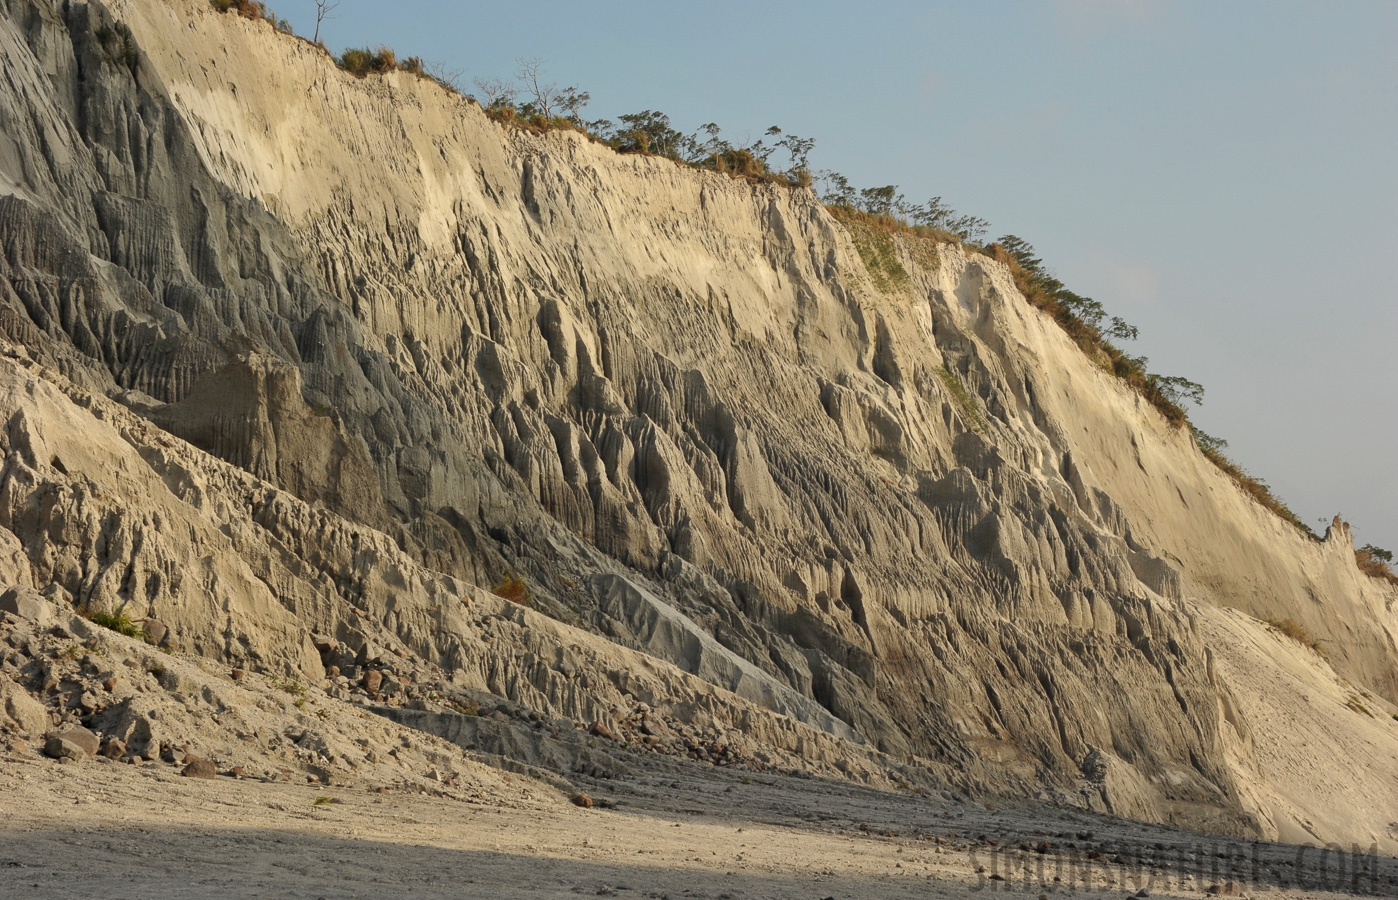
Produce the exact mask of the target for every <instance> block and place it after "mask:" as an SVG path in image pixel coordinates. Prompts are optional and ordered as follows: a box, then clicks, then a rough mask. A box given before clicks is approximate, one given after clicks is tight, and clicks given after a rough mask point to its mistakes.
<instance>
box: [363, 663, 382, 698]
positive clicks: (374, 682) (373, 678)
mask: <svg viewBox="0 0 1398 900" xmlns="http://www.w3.org/2000/svg"><path fill="white" fill-rule="evenodd" d="M381 687H383V673H382V672H379V671H376V670H374V669H368V670H366V671H365V672H364V690H366V691H368V692H369V693H371V694H377V693H378V692H379V689H380V688H381Z"/></svg>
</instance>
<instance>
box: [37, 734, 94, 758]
mask: <svg viewBox="0 0 1398 900" xmlns="http://www.w3.org/2000/svg"><path fill="white" fill-rule="evenodd" d="M98 747H99V741H98V738H97V735H95V734H93V733H92V732H91V731H88V730H87V729H86V728H82V727H73V728H69V729H67V730H64V731H58V732H52V733H50V734H48V735H46V736H45V738H44V753H46V754H48V755H49V756H51V757H53V758H54V759H65V758H66V759H72V760H84V759H87V758H89V757H92V756H96V755H97V749H98Z"/></svg>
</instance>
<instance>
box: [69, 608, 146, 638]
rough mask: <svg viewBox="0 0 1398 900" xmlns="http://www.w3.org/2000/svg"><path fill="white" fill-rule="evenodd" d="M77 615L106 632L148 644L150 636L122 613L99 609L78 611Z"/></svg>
mask: <svg viewBox="0 0 1398 900" xmlns="http://www.w3.org/2000/svg"><path fill="white" fill-rule="evenodd" d="M78 614H79V615H81V616H82V617H83V618H84V619H87V620H88V621H89V622H91V623H92V624H93V625H101V626H102V627H103V628H105V629H107V630H108V631H115V632H116V633H117V634H124V635H126V636H127V637H129V638H136V639H138V640H142V641H145V642H146V643H150V635H148V634H146V630H145V629H144V628H142V627H141V626H139V625H137V624H136V623H135V622H132V621H131V619H130V618H129V617H128V616H127V615H126V613H124V612H116V613H109V612H105V611H103V610H100V609H86V608H84V609H80V610H78Z"/></svg>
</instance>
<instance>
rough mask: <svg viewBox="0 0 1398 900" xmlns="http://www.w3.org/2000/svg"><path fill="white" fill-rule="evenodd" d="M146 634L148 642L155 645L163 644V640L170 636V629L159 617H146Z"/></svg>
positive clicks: (160, 645)
mask: <svg viewBox="0 0 1398 900" xmlns="http://www.w3.org/2000/svg"><path fill="white" fill-rule="evenodd" d="M145 629H146V636H147V637H148V638H150V642H151V643H152V644H154V645H155V646H157V647H162V646H164V645H165V640H166V638H168V637H169V636H170V629H169V628H168V627H167V626H166V625H165V623H164V622H162V621H160V620H159V619H146V622H145Z"/></svg>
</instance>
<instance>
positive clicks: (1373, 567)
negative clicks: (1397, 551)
mask: <svg viewBox="0 0 1398 900" xmlns="http://www.w3.org/2000/svg"><path fill="white" fill-rule="evenodd" d="M1354 561H1355V563H1356V564H1357V565H1358V566H1359V571H1361V572H1363V573H1364V574H1365V575H1368V576H1369V577H1370V578H1382V579H1384V580H1385V581H1388V582H1389V583H1390V584H1398V575H1395V574H1393V568H1392V566H1390V563H1392V562H1393V553H1392V552H1390V551H1388V550H1384V549H1383V548H1382V547H1375V546H1374V545H1373V544H1365V545H1364V546H1363V547H1360V548H1359V549H1358V550H1356V551H1354Z"/></svg>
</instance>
